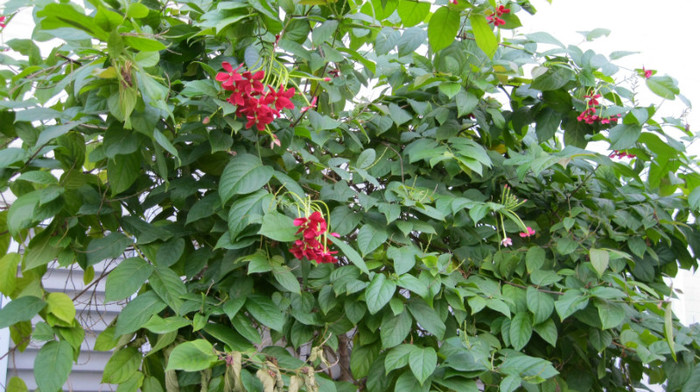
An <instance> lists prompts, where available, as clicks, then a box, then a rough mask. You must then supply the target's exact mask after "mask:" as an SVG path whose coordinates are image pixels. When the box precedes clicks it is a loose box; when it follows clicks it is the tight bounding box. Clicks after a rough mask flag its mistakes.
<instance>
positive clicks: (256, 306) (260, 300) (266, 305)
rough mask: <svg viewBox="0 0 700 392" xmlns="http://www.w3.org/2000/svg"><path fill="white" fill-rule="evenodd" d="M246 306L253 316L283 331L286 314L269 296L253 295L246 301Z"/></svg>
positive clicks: (266, 324) (276, 329) (268, 325)
mask: <svg viewBox="0 0 700 392" xmlns="http://www.w3.org/2000/svg"><path fill="white" fill-rule="evenodd" d="M245 308H246V310H247V311H248V313H250V315H251V316H253V317H255V319H256V320H258V321H259V322H261V323H262V324H263V325H265V326H266V327H270V328H272V329H274V330H275V331H282V328H283V327H284V321H285V315H284V313H283V312H281V311H280V309H279V308H278V307H277V305H275V303H274V302H272V301H271V300H270V299H269V298H267V297H264V296H262V295H251V296H249V297H248V299H247V300H246V302H245Z"/></svg>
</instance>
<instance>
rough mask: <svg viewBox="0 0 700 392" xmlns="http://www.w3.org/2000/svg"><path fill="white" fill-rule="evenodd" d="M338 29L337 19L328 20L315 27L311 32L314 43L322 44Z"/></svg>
mask: <svg viewBox="0 0 700 392" xmlns="http://www.w3.org/2000/svg"><path fill="white" fill-rule="evenodd" d="M337 29H338V21H337V20H326V21H325V22H323V23H321V25H320V26H318V27H316V28H314V29H313V31H312V32H311V42H312V43H313V44H314V45H320V44H322V43H323V42H327V41H330V40H331V37H332V36H333V33H335V31H336V30H337Z"/></svg>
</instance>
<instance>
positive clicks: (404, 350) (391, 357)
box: [384, 344, 415, 374]
mask: <svg viewBox="0 0 700 392" xmlns="http://www.w3.org/2000/svg"><path fill="white" fill-rule="evenodd" d="M414 349H415V348H414V346H413V345H411V344H402V345H400V346H396V347H394V348H393V349H392V350H391V351H389V353H388V354H387V355H386V358H385V359H384V368H385V369H386V373H387V374H389V372H390V371H392V370H395V369H399V368H402V367H404V366H406V365H408V358H409V357H410V356H411V354H413V352H414Z"/></svg>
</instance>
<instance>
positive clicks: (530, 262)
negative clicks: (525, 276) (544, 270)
mask: <svg viewBox="0 0 700 392" xmlns="http://www.w3.org/2000/svg"><path fill="white" fill-rule="evenodd" d="M545 256H546V254H545V251H544V249H542V248H540V247H539V246H533V247H532V248H530V249H528V250H527V254H526V255H525V265H526V266H527V272H529V273H533V272H535V271H537V270H539V269H540V268H541V267H542V265H544V260H545Z"/></svg>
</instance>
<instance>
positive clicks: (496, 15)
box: [486, 5, 510, 27]
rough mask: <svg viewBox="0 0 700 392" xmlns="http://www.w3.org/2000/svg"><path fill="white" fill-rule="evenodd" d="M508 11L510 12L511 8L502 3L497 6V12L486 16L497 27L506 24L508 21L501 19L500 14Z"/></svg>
mask: <svg viewBox="0 0 700 392" xmlns="http://www.w3.org/2000/svg"><path fill="white" fill-rule="evenodd" d="M508 13H510V8H506V7H504V6H502V5H499V6H498V8H496V12H495V13H493V14H491V15H488V16H487V17H486V20H488V21H489V23H493V25H494V26H496V27H498V26H502V25H504V24H506V21H505V20H503V19H501V18H500V16H502V15H503V14H508Z"/></svg>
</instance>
